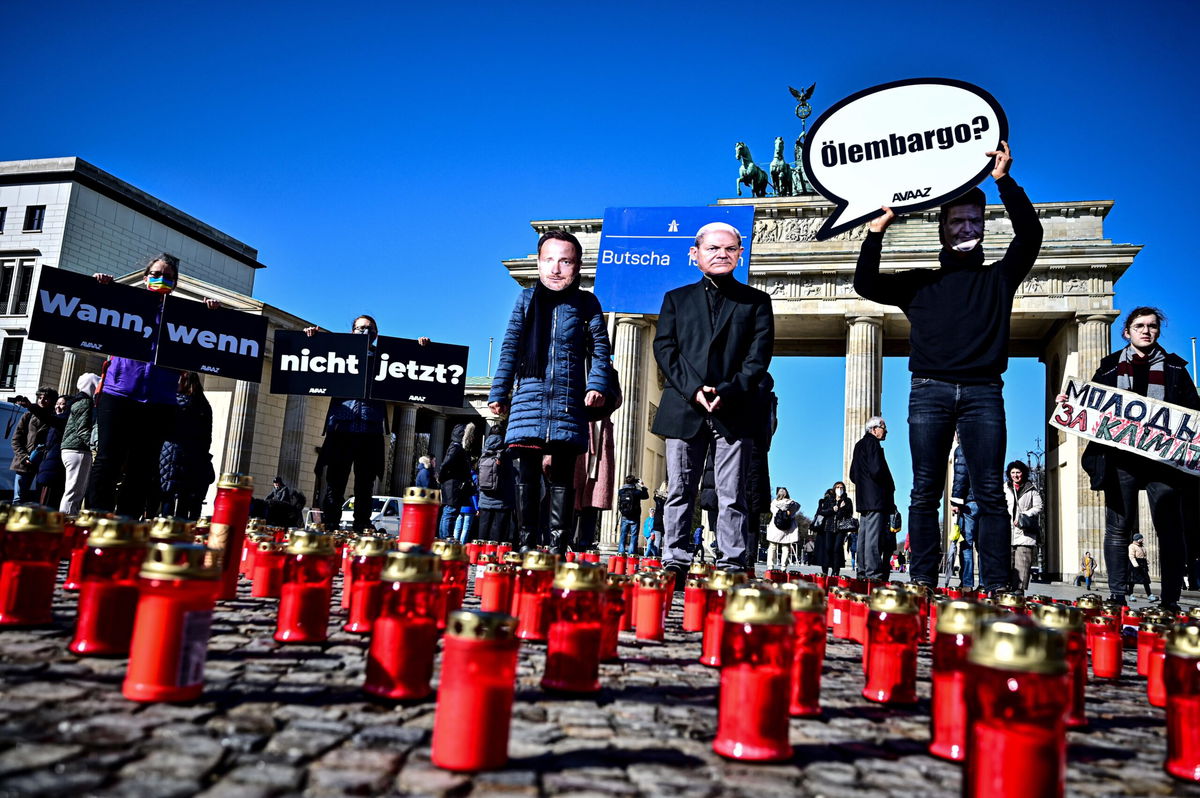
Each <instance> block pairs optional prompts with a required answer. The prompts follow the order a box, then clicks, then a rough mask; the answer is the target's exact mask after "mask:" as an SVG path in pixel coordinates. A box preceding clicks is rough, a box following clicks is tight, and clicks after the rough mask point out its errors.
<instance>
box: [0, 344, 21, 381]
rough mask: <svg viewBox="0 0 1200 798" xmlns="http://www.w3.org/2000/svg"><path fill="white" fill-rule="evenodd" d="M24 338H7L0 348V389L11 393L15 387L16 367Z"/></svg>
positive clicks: (19, 360) (19, 359) (19, 361)
mask: <svg viewBox="0 0 1200 798" xmlns="http://www.w3.org/2000/svg"><path fill="white" fill-rule="evenodd" d="M24 343H25V339H24V338H13V337H11V336H10V337H8V338H5V339H4V344H3V346H0V389H2V390H6V391H11V390H12V389H13V388H16V387H17V366H18V365H20V363H21V347H22V346H23V345H24Z"/></svg>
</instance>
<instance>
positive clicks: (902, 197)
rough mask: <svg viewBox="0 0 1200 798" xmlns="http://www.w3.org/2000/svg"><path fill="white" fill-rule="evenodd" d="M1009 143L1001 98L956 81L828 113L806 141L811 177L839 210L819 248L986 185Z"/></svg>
mask: <svg viewBox="0 0 1200 798" xmlns="http://www.w3.org/2000/svg"><path fill="white" fill-rule="evenodd" d="M1007 140H1008V117H1007V116H1005V115H1004V109H1003V108H1001V107H1000V103H998V102H997V101H996V98H995V97H993V96H992V95H991V94H989V93H987V92H986V91H984V90H983V89H981V88H979V87H978V86H975V85H972V84H970V83H966V82H964V81H961V80H954V79H952V78H912V79H909V80H898V81H895V82H893V83H884V84H882V85H879V86H872V87H871V88H869V89H863V90H862V91H860V92H856V93H855V94H851V95H850V96H849V97H846V98H845V99H843V100H841V101H840V102H838V103H836V104H835V105H833V106H832V107H831V108H830V109H829V110H827V111H826V112H825V113H823V114H821V116H820V118H819V119H817V121H816V124H814V125H813V126H812V128H811V129H810V130H809V132H808V135H807V136H806V137H805V141H804V152H803V158H804V170H805V173H806V174H807V175H808V177H809V179H810V180H811V181H812V184H813V187H814V188H815V189H816V190H817V191H818V192H820V193H821V195H822V196H824V197H825V198H826V199H828V200H830V201H832V202H833V203H834V205H835V206H836V207H835V209H834V212H833V214H832V215H831V216H830V217H829V218H828V219H826V220H825V224H824V225H823V226H822V227H821V229H820V230H819V231H818V232H817V235H816V238H817V240H818V241H824V240H825V239H827V238H830V237H832V236H835V235H837V234H838V233H841V232H844V231H846V230H849V229H851V228H854V227H857V226H859V225H860V224H862V223H864V222H866V221H868V220H870V219H874V218H875V217H876V216H879V215H880V214H882V213H883V211H882V210H880V206H883V205H887V206H888V207H889V208H891V209H892V210H893V211H895V212H896V213H897V214H900V213H906V212H912V211H919V210H924V209H926V208H933V207H935V206H938V205H940V204H942V202H943V201H945V200H948V199H953V198H954V197H957V196H959V195H961V194H962V193H963V192H965V191H966V190H967V189H969V188H971V187H972V186H975V185H978V184H979V182H980V181H981V180H983V178H984V177H985V176H986V175H987V174H988V172H990V171H991V169H992V161H993V159H992V158H991V157H989V156H987V155H985V153H986V152H988V151H989V150H995V149H998V148H999V145H1000V142H1001V141H1007Z"/></svg>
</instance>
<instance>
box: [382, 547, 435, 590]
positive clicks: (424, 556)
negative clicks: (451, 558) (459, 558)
mask: <svg viewBox="0 0 1200 798" xmlns="http://www.w3.org/2000/svg"><path fill="white" fill-rule="evenodd" d="M382 578H383V580H384V581H385V582H440V581H442V561H441V560H439V559H438V557H437V555H436V554H434V553H433V552H432V551H429V550H428V549H423V548H421V547H420V546H413V547H412V548H410V549H409V550H408V551H389V552H388V555H387V563H386V564H385V565H384V566H383V576H382Z"/></svg>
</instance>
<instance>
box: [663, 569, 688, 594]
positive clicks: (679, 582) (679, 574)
mask: <svg viewBox="0 0 1200 798" xmlns="http://www.w3.org/2000/svg"><path fill="white" fill-rule="evenodd" d="M665 570H666V572H667V573H669V574H670V575H671V576H672V577H674V579H675V586H674V587H673V588H672V590H674V591H675V592H676V593H678V592H680V591H681V590H683V589H684V588H685V587H687V571H685V570H683V569H682V568H680V567H679V566H678V565H668V566H667V567H666V569H665Z"/></svg>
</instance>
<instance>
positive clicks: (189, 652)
mask: <svg viewBox="0 0 1200 798" xmlns="http://www.w3.org/2000/svg"><path fill="white" fill-rule="evenodd" d="M220 562H221V561H220V557H219V555H218V554H217V553H216V552H215V551H212V550H211V549H207V548H205V547H204V546H201V545H199V544H197V543H161V542H160V543H151V544H150V546H149V547H148V548H147V550H146V559H145V560H144V561H143V562H142V570H141V572H140V573H139V574H138V605H137V615H136V617H135V620H134V622H133V638H132V640H131V641H130V645H129V666H128V668H127V669H126V671H125V681H124V683H123V684H122V685H121V694H122V695H124V696H125V697H126V698H128V699H130V700H131V701H147V702H151V701H191V700H192V699H193V698H196V697H197V696H199V695H200V693H201V692H202V691H203V690H204V660H205V658H206V657H207V655H208V638H209V632H210V629H211V628H212V614H213V604H214V602H215V601H216V595H217V591H218V590H220V585H219V584H218V580H219V579H220V576H221V565H220Z"/></svg>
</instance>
